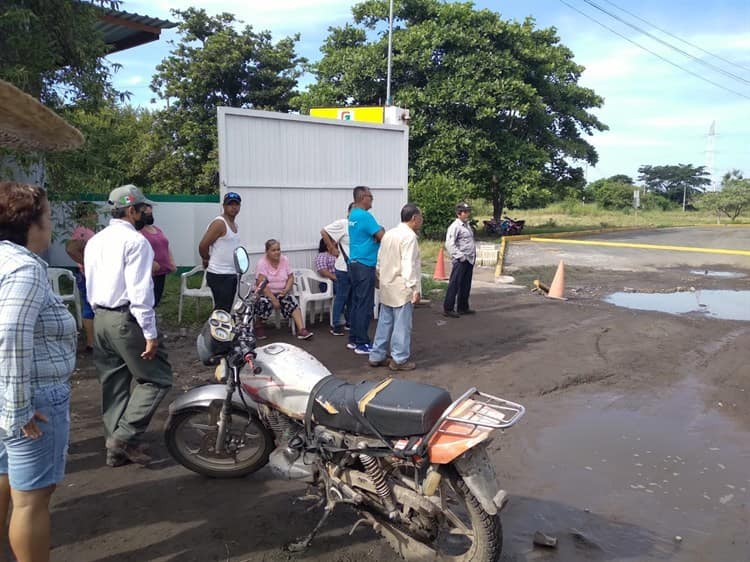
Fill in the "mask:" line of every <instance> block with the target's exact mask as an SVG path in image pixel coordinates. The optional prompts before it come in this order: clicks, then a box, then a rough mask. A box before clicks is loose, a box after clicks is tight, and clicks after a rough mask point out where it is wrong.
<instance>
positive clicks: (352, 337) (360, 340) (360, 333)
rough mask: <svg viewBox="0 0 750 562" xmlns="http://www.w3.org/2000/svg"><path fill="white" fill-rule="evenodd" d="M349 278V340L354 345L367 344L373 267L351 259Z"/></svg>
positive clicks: (372, 302) (372, 293)
mask: <svg viewBox="0 0 750 562" xmlns="http://www.w3.org/2000/svg"><path fill="white" fill-rule="evenodd" d="M349 279H350V280H351V283H352V310H351V312H350V313H349V323H350V325H351V331H350V332H349V341H350V342H352V343H354V344H356V345H365V344H369V343H370V336H368V335H367V331H368V329H369V328H370V322H371V321H372V309H373V307H374V305H375V268H374V267H370V266H368V265H362V264H361V263H358V262H355V261H353V262H351V263H350V264H349Z"/></svg>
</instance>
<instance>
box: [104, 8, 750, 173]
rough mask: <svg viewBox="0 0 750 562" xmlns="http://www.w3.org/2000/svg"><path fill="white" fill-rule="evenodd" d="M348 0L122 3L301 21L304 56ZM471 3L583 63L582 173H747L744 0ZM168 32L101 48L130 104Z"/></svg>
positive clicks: (275, 31)
mask: <svg viewBox="0 0 750 562" xmlns="http://www.w3.org/2000/svg"><path fill="white" fill-rule="evenodd" d="M355 3H356V2H353V1H351V0H273V1H272V2H269V1H268V0H188V1H185V0H124V2H123V4H122V6H121V9H122V10H125V11H127V12H135V13H139V14H142V15H143V14H145V15H149V16H152V17H160V18H164V19H170V18H172V20H173V21H174V20H175V19H176V18H174V17H173V16H172V15H171V13H170V9H175V8H177V9H184V8H187V7H189V6H194V7H196V8H203V9H204V10H206V12H207V13H209V14H217V13H220V12H230V13H233V14H235V15H236V16H237V18H238V19H240V20H242V21H243V22H245V23H246V24H250V25H252V26H253V28H254V29H255V30H256V31H260V30H269V31H271V33H272V35H273V38H274V39H275V40H277V39H281V38H282V37H285V36H289V35H292V34H294V33H299V34H300V35H301V39H300V42H299V43H298V44H297V52H298V54H299V55H301V56H304V57H307V58H308V59H309V60H310V61H312V62H314V61H316V60H318V59H319V58H320V51H319V49H320V46H321V45H322V43H323V41H324V39H325V37H326V36H327V35H328V28H329V27H331V26H340V25H343V24H345V23H346V22H349V21H351V6H353V5H354V4H355ZM474 5H475V6H476V7H477V8H480V9H485V8H486V9H489V10H492V11H495V12H498V13H499V14H500V15H501V16H502V17H503V18H504V19H509V20H517V21H522V20H523V19H525V18H526V17H529V16H530V17H533V18H534V19H535V20H536V24H537V26H538V27H544V28H546V27H555V28H556V29H557V32H558V35H559V37H560V40H561V43H562V44H564V45H565V46H567V47H568V48H569V49H570V50H571V51H572V52H573V54H574V60H575V61H576V62H577V63H578V64H580V65H582V66H584V67H585V70H584V72H583V75H582V77H581V80H580V81H579V84H581V85H583V86H586V87H588V88H592V89H593V90H594V91H595V92H596V93H597V94H599V95H600V96H602V97H603V98H604V105H603V106H602V107H601V108H599V109H595V110H593V112H594V113H595V114H596V115H597V117H598V118H599V119H600V120H601V121H603V122H604V123H605V124H607V125H608V126H609V130H608V131H605V132H601V133H599V132H597V133H595V134H594V135H593V136H591V137H587V140H588V142H590V143H591V144H592V145H593V146H594V147H595V148H596V150H597V152H598V154H599V161H598V163H597V165H596V166H584V169H585V171H586V177H587V179H588V180H589V181H594V180H596V179H599V178H603V177H609V176H612V175H615V174H627V175H629V176H631V177H632V178H634V179H637V176H638V168H639V167H640V166H642V165H657V166H658V165H667V164H678V163H680V164H693V165H695V166H706V167H707V168H708V169H709V170H710V171H712V172H713V178H714V180H715V181H716V182H719V181H720V180H721V176H722V175H723V174H724V173H725V172H727V171H729V170H732V169H739V170H740V171H742V172H743V173H744V175H745V176H746V177H747V176H750V142H749V141H750V26H748V22H750V2H748V1H747V0H714V1H712V2H706V1H705V0H681V1H678V0H662V1H660V2H653V1H646V0H627V1H626V0H613V1H611V2H610V1H609V0H507V1H504V0H476V1H475V2H474ZM605 11H606V12H609V14H612V15H614V16H616V18H613V17H611V15H608V14H607V13H605ZM628 12H629V13H628ZM622 20H625V22H627V23H629V24H631V25H630V26H629V25H627V24H626V23H623V21H622ZM602 24H603V25H602ZM603 26H606V28H605V27H603ZM634 27H635V28H634ZM607 28H609V29H607ZM660 30H661V31H660ZM664 32H667V33H668V34H665V33H664ZM618 34H619V35H618ZM623 36H624V37H623ZM176 37H177V34H176V32H175V31H174V30H166V31H164V32H163V33H162V36H161V39H160V40H159V41H158V42H155V43H151V44H148V45H143V46H140V47H136V48H134V49H131V50H128V51H125V52H122V53H117V54H114V55H112V56H111V57H109V60H110V61H111V62H114V63H118V64H120V65H122V68H121V70H120V71H119V72H117V73H116V74H115V76H114V85H115V87H116V88H118V89H121V90H128V91H130V92H132V94H133V96H132V98H131V103H132V104H133V105H141V106H144V107H152V108H155V107H159V105H151V100H152V98H153V97H154V94H153V92H151V90H150V89H149V88H148V84H149V83H150V81H151V77H152V76H153V74H154V73H155V70H156V65H157V64H159V62H161V60H162V59H163V58H165V57H166V56H168V54H169V50H170V45H169V43H168V41H169V40H170V39H171V40H174V39H175V38H176ZM675 37H677V38H679V39H677V38H675ZM681 40H683V41H687V43H685V42H683V41H681ZM664 43H667V44H668V45H672V46H674V47H675V48H676V49H678V50H681V51H683V52H682V53H681V52H678V50H675V49H672V48H670V47H669V46H668V45H665V44H664ZM648 51H651V52H648ZM717 57H720V58H717ZM664 59H666V60H664ZM383 64H384V65H385V64H386V62H385V60H384V61H383ZM306 80H307V83H309V81H310V80H311V77H307V79H306ZM709 82H712V83H709ZM303 84H304V82H303ZM712 123H715V125H714V127H713V133H714V134H713V135H711V134H710V132H711V128H712V127H711V126H712Z"/></svg>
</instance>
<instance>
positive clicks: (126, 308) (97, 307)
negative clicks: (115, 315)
mask: <svg viewBox="0 0 750 562" xmlns="http://www.w3.org/2000/svg"><path fill="white" fill-rule="evenodd" d="M94 310H109V311H110V312H130V303H127V304H123V305H120V306H116V307H114V308H110V307H108V306H100V305H98V304H95V305H94Z"/></svg>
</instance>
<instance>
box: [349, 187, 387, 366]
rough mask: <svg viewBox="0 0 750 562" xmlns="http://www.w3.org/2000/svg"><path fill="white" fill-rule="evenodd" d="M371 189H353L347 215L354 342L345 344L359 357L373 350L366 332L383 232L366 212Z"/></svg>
mask: <svg viewBox="0 0 750 562" xmlns="http://www.w3.org/2000/svg"><path fill="white" fill-rule="evenodd" d="M372 199H373V197H372V193H371V192H370V188H369V187H366V186H364V185H359V186H357V187H355V188H354V207H352V211H351V213H349V260H350V264H349V278H350V280H351V284H352V310H351V312H350V313H349V323H350V324H351V333H352V335H353V342H350V343H348V344H347V347H348V348H349V349H353V350H354V353H356V354H358V355H369V354H370V351H371V350H372V345H371V344H370V336H369V335H368V333H367V331H368V329H369V327H370V322H371V321H372V311H373V306H374V304H375V265H376V264H377V261H378V249H379V248H380V239H381V238H383V234H384V233H385V230H384V229H383V227H382V226H380V225H379V224H378V222H377V221H376V220H375V217H373V216H372V215H371V214H370V213H369V212H368V211H369V210H370V209H371V208H372Z"/></svg>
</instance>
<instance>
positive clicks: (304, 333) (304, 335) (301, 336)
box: [297, 328, 313, 340]
mask: <svg viewBox="0 0 750 562" xmlns="http://www.w3.org/2000/svg"><path fill="white" fill-rule="evenodd" d="M311 337H313V333H312V332H311V331H310V330H308V329H307V328H302V329H301V330H300V331H299V332H297V339H298V340H309V339H310V338H311Z"/></svg>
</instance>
